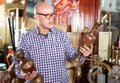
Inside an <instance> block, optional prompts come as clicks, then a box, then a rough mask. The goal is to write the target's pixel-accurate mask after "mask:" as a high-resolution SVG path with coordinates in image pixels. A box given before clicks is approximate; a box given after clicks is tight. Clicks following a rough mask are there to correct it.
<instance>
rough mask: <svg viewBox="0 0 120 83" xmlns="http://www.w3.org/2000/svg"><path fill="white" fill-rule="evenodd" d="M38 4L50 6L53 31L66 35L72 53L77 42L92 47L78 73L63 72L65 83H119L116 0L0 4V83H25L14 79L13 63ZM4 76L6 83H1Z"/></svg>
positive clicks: (7, 0)
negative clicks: (67, 79)
mask: <svg viewBox="0 0 120 83" xmlns="http://www.w3.org/2000/svg"><path fill="white" fill-rule="evenodd" d="M38 2H46V3H48V4H49V5H51V6H54V8H55V12H56V17H55V19H54V24H55V27H56V28H58V29H60V30H63V31H64V32H66V33H67V34H68V36H69V38H70V40H71V43H72V45H73V46H74V47H75V49H77V50H78V46H79V44H81V41H84V42H88V43H92V44H93V52H92V53H91V55H90V56H88V57H86V60H85V62H84V63H83V64H82V65H80V66H79V69H76V67H72V68H69V69H67V71H68V74H69V83H120V72H119V71H120V67H119V65H120V59H119V57H120V0H0V83H25V82H24V80H22V81H21V80H20V79H19V80H18V79H17V76H16V75H15V73H14V66H15V64H13V61H14V59H15V58H16V57H15V52H16V48H17V46H18V42H19V38H20V37H21V36H22V35H24V34H25V33H27V31H29V30H32V29H33V28H34V27H35V26H36V23H35V20H34V17H33V15H34V12H33V10H34V6H35V4H37V3H38ZM90 33H92V35H91V34H90ZM93 36H94V39H93V40H92V39H91V38H92V37H93ZM68 64H70V63H68ZM70 65H71V64H70ZM4 73H8V74H9V77H10V80H11V81H10V82H2V81H1V80H2V78H4Z"/></svg>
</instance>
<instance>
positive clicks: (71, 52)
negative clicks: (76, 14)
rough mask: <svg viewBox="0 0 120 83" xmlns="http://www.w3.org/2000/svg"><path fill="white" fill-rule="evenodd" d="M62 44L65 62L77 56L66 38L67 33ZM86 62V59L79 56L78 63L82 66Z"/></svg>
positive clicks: (76, 52)
mask: <svg viewBox="0 0 120 83" xmlns="http://www.w3.org/2000/svg"><path fill="white" fill-rule="evenodd" d="M63 38H64V44H65V50H66V51H65V52H66V53H65V54H66V60H68V61H69V60H70V59H72V58H74V57H75V56H77V55H78V51H77V50H76V49H75V47H74V46H73V45H72V43H71V41H70V38H69V37H68V35H67V33H66V34H65V35H64V37H63ZM85 60H86V57H84V56H82V55H81V56H80V63H81V64H83V63H84V62H85Z"/></svg>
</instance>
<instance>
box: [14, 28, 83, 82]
mask: <svg viewBox="0 0 120 83" xmlns="http://www.w3.org/2000/svg"><path fill="white" fill-rule="evenodd" d="M18 49H22V50H24V52H25V57H26V58H27V57H29V58H31V59H33V60H34V64H35V67H36V70H37V71H38V73H39V74H41V75H43V76H44V83H68V80H69V77H68V73H67V69H66V61H65V56H66V59H67V60H70V59H71V58H72V57H74V56H76V55H77V54H78V52H77V51H76V50H75V48H74V47H73V46H72V44H71V42H70V39H69V37H68V35H67V33H65V32H64V31H62V30H58V29H56V28H51V30H50V31H49V33H48V36H44V35H42V34H40V33H39V31H38V29H37V28H35V29H33V30H31V31H28V32H27V33H26V34H25V35H23V36H22V37H21V38H20V40H19V46H18ZM81 62H84V59H82V58H81ZM15 72H16V74H17V76H18V77H20V78H22V71H21V70H20V65H19V62H17V61H16V65H15Z"/></svg>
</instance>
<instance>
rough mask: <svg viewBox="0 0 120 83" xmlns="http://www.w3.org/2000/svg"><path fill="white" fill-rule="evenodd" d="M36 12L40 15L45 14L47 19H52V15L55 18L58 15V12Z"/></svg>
mask: <svg viewBox="0 0 120 83" xmlns="http://www.w3.org/2000/svg"><path fill="white" fill-rule="evenodd" d="M36 14H38V15H43V16H45V18H47V19H50V18H51V17H53V18H55V17H56V14H55V13H51V14H49V13H48V14H42V13H36Z"/></svg>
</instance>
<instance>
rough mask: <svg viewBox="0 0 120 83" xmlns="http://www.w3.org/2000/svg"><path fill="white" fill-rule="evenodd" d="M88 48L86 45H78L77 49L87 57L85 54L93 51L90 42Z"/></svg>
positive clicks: (87, 54)
mask: <svg viewBox="0 0 120 83" xmlns="http://www.w3.org/2000/svg"><path fill="white" fill-rule="evenodd" d="M90 46H91V47H90V48H89V47H87V46H85V45H84V47H82V46H81V47H80V49H79V51H80V52H81V53H83V55H84V56H85V57H87V56H89V55H90V54H91V53H92V52H93V45H92V44H90Z"/></svg>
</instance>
